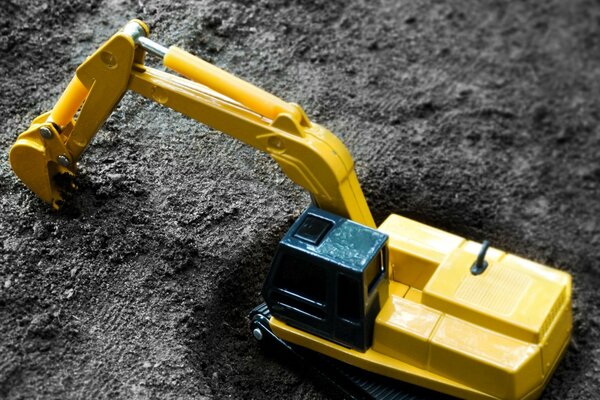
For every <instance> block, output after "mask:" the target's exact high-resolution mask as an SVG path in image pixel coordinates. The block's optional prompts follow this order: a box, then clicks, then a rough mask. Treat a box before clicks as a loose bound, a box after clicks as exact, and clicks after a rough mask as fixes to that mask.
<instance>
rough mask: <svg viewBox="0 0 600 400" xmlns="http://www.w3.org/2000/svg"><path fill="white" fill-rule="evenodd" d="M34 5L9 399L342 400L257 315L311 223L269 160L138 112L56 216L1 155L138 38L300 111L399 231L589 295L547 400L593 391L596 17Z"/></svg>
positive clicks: (6, 174) (22, 116) (0, 269)
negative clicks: (277, 270) (273, 350)
mask: <svg viewBox="0 0 600 400" xmlns="http://www.w3.org/2000/svg"><path fill="white" fill-rule="evenodd" d="M451 3H452V4H444V3H442V2H438V1H397V0H388V1H372V2H371V1H370V2H363V1H352V2H346V1H330V0H322V1H300V2H289V1H276V0H273V1H271V0H263V1H258V2H256V3H254V4H246V3H245V2H235V1H213V0H204V1H184V0H180V1H172V2H166V1H165V2H159V1H144V0H138V1H115V0H106V1H95V0H69V1H58V0H52V1H38V0H28V1H17V0H4V1H3V2H2V5H1V6H0V55H1V57H0V84H1V87H2V96H1V98H0V117H1V120H2V121H3V129H2V130H1V131H0V157H1V163H0V193H1V195H0V210H1V214H0V215H1V216H0V321H1V322H0V398H3V399H4V398H6V399H34V398H35V399H87V398H98V399H102V398H111V399H113V398H119V399H212V398H215V399H221V398H256V399H263V398H264V399H267V398H269V399H270V398H292V399H293V398H296V399H300V398H302V399H304V398H309V399H321V398H328V395H327V394H325V392H323V388H322V387H321V386H320V385H318V384H315V383H314V381H313V380H312V379H309V378H307V377H306V376H305V374H303V373H302V371H299V370H297V369H293V368H289V367H287V366H282V364H281V363H279V362H277V361H276V360H274V359H272V358H271V357H269V356H268V355H266V354H264V352H262V351H261V350H260V348H259V347H258V346H257V345H256V343H255V342H254V340H253V339H252V338H251V336H250V335H249V332H248V330H247V320H246V315H247V313H248V311H249V310H250V309H252V307H253V306H254V305H256V304H257V303H259V302H260V301H261V299H260V289H261V285H262V281H263V279H264V276H265V274H266V271H267V268H268V265H269V262H270V260H271V256H272V254H273V253H274V250H275V247H276V245H277V242H278V240H279V239H280V237H281V236H282V235H283V234H284V232H285V231H286V230H287V228H288V227H289V226H290V225H291V224H292V222H293V221H294V219H295V217H297V216H298V215H299V213H300V212H301V211H302V210H303V208H304V207H306V205H307V204H308V202H309V198H308V196H307V194H305V193H304V192H303V191H302V190H301V189H300V188H298V187H295V186H294V185H293V184H292V183H291V182H290V181H289V180H287V179H286V178H285V176H284V175H283V174H282V173H281V172H280V171H279V169H278V167H277V165H276V164H275V163H274V162H273V161H272V160H271V159H269V158H268V157H267V156H265V155H264V154H262V153H259V152H257V151H255V150H254V149H251V148H249V147H247V146H245V145H243V144H241V143H239V142H236V141H235V140H233V139H231V138H229V137H226V136H225V135H223V134H221V133H218V132H215V131H213V130H211V129H209V128H207V127H205V126H202V125H200V124H198V123H196V122H194V121H191V120H189V119H187V118H185V117H182V116H181V115H179V114H177V113H175V112H173V111H170V110H168V109H165V108H163V107H161V106H159V105H157V104H154V103H151V102H150V101H148V100H145V99H143V98H141V97H140V96H138V95H136V94H127V95H125V97H124V98H123V100H122V101H121V103H120V105H119V106H118V107H117V108H116V110H115V112H114V113H113V114H112V116H111V117H110V118H109V120H108V121H107V122H106V124H105V125H104V126H103V128H102V129H100V131H99V132H98V134H97V136H96V138H95V140H94V142H93V143H92V145H91V146H90V147H89V149H88V150H87V152H86V153H85V154H84V155H83V157H82V158H81V161H80V182H79V185H80V190H79V192H78V193H77V194H76V196H75V198H74V199H73V200H72V202H71V204H69V206H68V207H66V208H65V209H64V210H63V211H61V212H53V211H52V210H50V209H49V207H48V206H47V205H46V204H44V203H42V202H41V201H40V200H38V199H37V198H36V197H35V196H34V195H32V194H31V193H30V192H29V191H28V190H26V188H25V187H24V186H23V185H22V184H21V183H20V182H19V181H18V179H17V178H16V177H15V176H14V175H13V173H12V171H11V170H10V167H9V165H8V157H7V152H8V149H9V147H10V145H11V144H12V143H13V142H14V140H15V138H16V136H17V135H18V133H19V132H22V131H23V130H25V129H26V128H27V127H28V126H29V123H30V122H31V120H32V119H33V118H34V117H35V116H37V115H39V114H41V113H42V112H44V111H46V110H48V109H50V108H51V107H52V105H53V103H54V102H55V101H56V99H57V98H58V96H59V94H60V93H61V91H62V90H63V89H64V87H65V86H66V84H67V82H68V81H69V80H70V78H71V76H72V74H73V72H74V70H75V68H76V67H77V65H79V64H80V63H81V62H82V61H83V60H84V59H85V57H86V56H87V55H89V54H91V53H92V52H93V51H94V49H96V48H97V47H98V46H99V44H100V43H102V42H103V41H104V40H106V39H107V38H108V37H110V36H111V35H112V33H114V32H115V31H116V30H117V29H118V28H119V27H121V26H122V25H124V24H125V23H126V22H127V21H128V20H129V19H131V18H134V17H139V18H141V19H143V20H145V21H147V22H148V23H149V25H150V27H151V30H152V32H153V33H152V37H153V38H155V39H156V40H157V41H159V42H162V43H165V44H177V45H179V46H181V47H183V48H185V49H186V50H188V51H190V52H192V53H195V54H198V55H200V56H202V57H204V58H205V59H207V60H209V61H211V62H213V63H215V64H217V65H218V66H220V67H223V68H225V69H227V70H229V71H231V72H233V73H235V74H237V75H239V76H241V77H243V78H245V79H247V80H249V81H251V82H253V83H255V84H257V85H259V86H261V87H263V88H265V89H267V90H269V91H271V92H273V93H275V94H277V95H278V96H280V97H282V98H284V99H286V100H288V101H294V102H297V103H299V104H301V105H302V106H303V107H304V108H305V110H306V112H307V114H308V115H309V116H310V117H311V119H313V120H314V121H316V122H318V123H321V124H323V125H325V126H327V127H328V128H330V129H331V130H332V131H333V132H335V133H336V134H337V135H339V136H340V137H341V138H342V140H343V141H344V142H345V143H346V145H347V146H348V148H349V149H350V151H351V153H352V154H353V156H354V158H355V160H356V169H357V173H358V176H359V179H360V181H361V183H362V185H363V189H364V191H365V196H366V197H367V200H368V202H369V205H370V207H371V209H372V211H373V214H374V216H375V218H376V220H377V222H382V221H383V219H384V218H385V217H386V216H387V215H388V214H389V213H392V212H393V213H398V214H401V215H404V216H407V217H410V218H413V219H416V220H418V221H422V222H425V223H428V224H431V225H434V226H436V227H439V228H442V229H444V230H448V231H450V232H453V233H456V234H459V235H462V236H465V237H468V238H470V239H474V240H479V241H480V240H483V239H489V240H490V241H491V243H492V244H493V245H494V246H495V247H498V248H501V249H503V250H507V251H510V252H512V253H516V254H519V255H522V256H524V257H527V258H530V259H533V260H535V261H538V262H541V263H544V264H548V265H551V266H554V267H556V268H560V269H563V270H566V271H569V272H570V273H571V274H572V275H573V279H574V298H573V302H574V304H573V306H574V337H573V341H572V344H571V347H570V349H569V352H568V354H567V356H566V358H565V359H564V360H563V362H562V363H561V365H560V367H559V368H558V370H557V371H556V374H555V376H554V377H553V379H552V380H551V382H550V384H549V385H548V388H547V390H546V392H545V393H544V398H547V399H563V400H564V399H582V398H586V399H590V398H597V396H598V391H599V390H600V294H599V291H598V287H599V286H600V277H599V271H600V256H599V254H600V251H598V247H599V246H600V217H599V214H600V202H599V198H600V156H599V149H600V147H599V146H600V124H599V120H600V111H599V110H600V104H599V101H598V93H600V67H599V65H600V24H599V21H600V4H599V3H598V2H597V1H595V2H594V1H579V0H569V1H548V2H524V1H523V2H521V1H519V2H497V1H455V2H451Z"/></svg>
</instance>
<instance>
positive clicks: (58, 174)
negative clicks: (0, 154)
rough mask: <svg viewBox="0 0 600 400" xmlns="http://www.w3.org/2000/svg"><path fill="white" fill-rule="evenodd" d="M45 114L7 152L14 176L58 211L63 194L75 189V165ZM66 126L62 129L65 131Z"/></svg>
mask: <svg viewBox="0 0 600 400" xmlns="http://www.w3.org/2000/svg"><path fill="white" fill-rule="evenodd" d="M48 116H49V113H46V114H42V115H40V116H39V117H37V118H36V119H35V120H34V121H33V123H32V124H31V126H30V127H29V129H27V130H26V131H25V132H23V133H21V134H20V135H19V137H18V138H17V141H16V142H15V144H14V145H13V146H12V147H11V149H10V154H9V160H10V165H11V167H12V169H13V171H14V172H15V174H16V175H17V176H18V177H19V179H21V181H23V183H25V185H27V187H29V188H30V189H31V190H32V191H33V192H34V193H35V194H36V195H38V197H40V198H41V199H42V200H44V201H45V202H47V203H50V204H52V207H54V208H55V209H58V208H59V207H60V206H61V205H62V203H63V202H64V197H65V195H66V194H67V193H68V192H69V191H70V190H72V189H75V184H74V183H73V178H74V177H75V163H74V162H72V160H71V159H70V157H69V156H68V152H67V150H66V148H65V145H64V143H63V140H62V135H61V134H59V132H58V130H57V129H56V127H55V126H54V125H53V124H52V123H50V122H47V121H48ZM69 128H70V124H68V125H67V126H66V128H65V129H64V130H63V132H64V131H68V130H69Z"/></svg>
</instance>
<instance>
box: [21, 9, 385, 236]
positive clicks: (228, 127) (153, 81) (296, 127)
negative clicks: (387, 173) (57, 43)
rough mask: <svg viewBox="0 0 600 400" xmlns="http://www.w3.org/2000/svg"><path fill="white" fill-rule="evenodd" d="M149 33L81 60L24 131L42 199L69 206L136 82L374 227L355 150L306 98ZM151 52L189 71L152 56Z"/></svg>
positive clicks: (139, 25) (27, 174) (321, 203)
mask: <svg viewBox="0 0 600 400" xmlns="http://www.w3.org/2000/svg"><path fill="white" fill-rule="evenodd" d="M148 35H149V30H148V28H147V26H146V25H145V24H144V23H143V22H141V21H139V20H133V21H131V22H129V23H128V24H127V25H126V26H125V27H124V28H123V29H122V30H121V31H119V32H117V33H116V34H115V35H114V36H113V37H111V38H110V39H109V40H108V41H107V42H106V43H104V44H103V45H102V46H101V47H100V48H99V49H98V50H97V51H96V52H95V53H94V54H93V55H92V56H90V57H89V58H88V59H87V60H86V61H85V62H84V63H83V64H81V65H80V66H79V68H78V69H77V72H76V75H75V77H74V78H73V79H72V80H71V82H70V83H69V85H68V87H67V89H66V90H65V91H64V93H63V94H62V96H61V97H60V99H59V100H58V102H57V103H56V105H55V106H54V108H53V109H52V111H51V112H49V113H45V114H43V115H41V116H39V117H37V118H36V119H35V120H34V121H33V123H32V124H31V126H30V127H29V129H27V130H26V131H25V132H23V133H22V134H21V135H19V137H18V139H17V141H16V143H15V144H14V145H13V146H12V148H11V150H10V163H11V166H12V169H13V170H14V172H15V173H16V174H17V176H19V178H20V179H21V180H22V181H23V182H24V183H25V184H26V185H27V186H28V187H29V188H30V189H31V190H32V191H33V192H34V193H35V194H37V195H38V196H39V197H40V198H41V199H42V200H44V201H46V202H48V203H50V204H52V206H53V207H54V208H56V209H58V208H60V207H61V205H62V204H63V203H64V200H63V192H64V191H65V185H66V186H73V184H72V183H71V182H72V179H71V178H72V177H74V176H75V174H76V163H77V161H78V160H79V158H80V157H81V154H82V153H83V151H84V150H85V148H86V147H87V146H88V144H89V143H90V141H91V140H92V138H93V137H94V135H95V134H96V132H97V131H98V129H99V128H100V126H101V125H102V124H103V123H104V121H105V120H106V118H108V116H109V115H110V114H111V112H112V110H113V109H114V107H115V106H116V105H117V104H118V102H119V100H120V99H121V97H122V96H123V95H124V94H125V92H126V91H127V90H133V91H134V92H137V93H139V94H141V95H142V96H144V97H146V98H148V99H151V100H153V101H156V102H158V103H160V104H162V105H164V106H167V107H169V108H171V109H173V110H176V111H178V112H180V113H182V114H184V115H187V116H188V117H191V118H193V119H195V120H197V121H199V122H202V123H204V124H206V125H208V126H210V127H212V128H214V129H217V130H219V131H222V132H224V133H227V134H228V135H230V136H232V137H234V138H237V139H239V140H241V141H243V142H244V143H246V144H249V145H251V146H253V147H255V148H257V149H259V150H262V151H264V152H266V153H268V154H269V155H270V156H271V157H272V158H273V159H274V160H275V161H276V162H277V163H278V164H279V166H280V167H281V169H282V170H283V172H284V173H285V174H286V175H287V176H288V177H289V178H290V179H291V180H292V181H294V182H295V183H297V184H298V185H300V186H302V187H303V188H305V189H306V190H308V191H309V192H310V193H311V195H312V198H313V200H314V202H315V203H316V205H317V206H318V207H320V208H322V209H324V210H326V211H329V212H332V213H335V214H337V215H340V216H343V217H346V218H349V219H352V220H354V221H356V222H359V223H361V224H363V225H367V226H370V227H375V223H374V221H373V217H372V216H371V213H370V211H369V208H368V206H367V203H366V200H365V198H364V195H363V193H362V190H361V188H360V185H359V183H358V179H357V177H356V173H355V171H354V162H353V160H352V157H351V156H350V153H349V152H348V150H347V149H346V147H345V146H344V144H343V143H342V142H341V141H340V140H339V139H338V138H337V137H336V136H335V135H333V134H332V133H331V132H329V131H328V130H327V129H325V128H324V127H322V126H320V125H318V124H315V123H312V122H311V121H310V120H309V119H308V117H307V116H306V114H305V113H304V111H303V110H302V108H300V106H298V105H296V104H292V103H287V102H285V101H283V100H281V99H279V98H277V97H275V96H273V95H271V94H269V93H267V92H265V91H263V90H261V89H259V88H257V87H255V86H253V85H251V84H250V83H248V82H245V81H243V80H241V79H239V78H237V77H235V76H233V75H231V74H229V73H227V72H225V71H223V70H221V69H219V68H218V67H216V66H214V65H212V64H210V63H207V62H206V61H204V60H202V59H200V58H198V57H195V56H193V55H191V54H189V53H187V52H185V51H183V50H182V49H179V48H177V47H174V46H173V47H170V48H168V49H167V48H165V47H163V46H161V45H159V44H157V43H154V42H152V41H151V40H149V39H148V37H147V36H148ZM147 52H148V53H151V54H154V55H156V56H159V57H161V58H162V62H163V64H164V66H165V67H167V68H169V69H171V70H173V71H175V72H177V73H179V74H180V75H182V76H183V77H185V78H183V77H179V76H175V75H171V74H169V73H166V72H163V71H160V70H157V69H154V68H151V67H148V66H146V65H144V58H145V56H146V53H147ZM67 189H69V188H67Z"/></svg>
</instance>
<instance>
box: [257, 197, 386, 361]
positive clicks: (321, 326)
mask: <svg viewBox="0 0 600 400" xmlns="http://www.w3.org/2000/svg"><path fill="white" fill-rule="evenodd" d="M387 241H388V236H387V235H386V234H384V233H382V232H379V231H377V230H375V229H371V228H369V227H366V226H364V225H360V224H357V223H355V222H353V221H350V220H348V219H346V218H342V217H339V216H337V215H335V214H331V213H329V212H326V211H323V210H321V209H319V208H316V207H309V208H308V209H307V210H306V211H305V212H304V213H303V214H302V215H301V216H300V218H299V219H298V220H297V221H296V223H295V224H294V225H293V226H292V227H291V228H290V230H289V231H288V232H287V234H286V235H285V237H284V238H283V239H282V240H281V242H280V243H279V247H278V249H277V253H276V255H275V258H274V260H273V263H272V265H271V270H270V272H269V275H268V277H267V280H266V282H265V285H264V289H263V296H264V299H265V301H266V303H267V305H268V306H269V309H270V310H271V312H272V313H273V315H274V316H276V317H277V318H279V319H281V320H282V321H285V322H286V323H287V324H289V325H290V326H295V327H297V328H299V329H302V330H304V331H306V332H310V333H312V334H314V335H316V336H319V337H322V338H324V339H328V340H331V341H332V342H336V343H338V344H340V345H342V346H345V347H348V348H353V349H355V350H358V351H365V350H367V349H368V348H369V347H370V346H371V344H372V340H373V326H374V323H375V318H376V317H377V314H378V313H379V311H380V309H381V306H382V304H385V301H386V300H387V296H388V291H387V285H388V279H387V273H386V266H387V265H388V261H387V258H388V253H387V247H386V244H387Z"/></svg>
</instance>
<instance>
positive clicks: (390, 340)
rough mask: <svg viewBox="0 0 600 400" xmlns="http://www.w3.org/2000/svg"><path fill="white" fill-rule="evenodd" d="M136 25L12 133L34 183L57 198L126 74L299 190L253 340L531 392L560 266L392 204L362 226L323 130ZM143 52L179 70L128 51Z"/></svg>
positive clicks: (561, 286) (540, 377)
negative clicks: (251, 152)
mask: <svg viewBox="0 0 600 400" xmlns="http://www.w3.org/2000/svg"><path fill="white" fill-rule="evenodd" d="M148 35H149V31H148V28H147V26H146V25H145V24H144V23H143V22H141V21H139V20H133V21H131V22H129V23H128V24H127V25H125V27H124V28H123V29H122V30H120V31H119V32H117V33H116V34H115V35H114V36H113V37H112V38H110V39H109V40H108V41H107V42H106V43H104V44H103V45H102V47H100V48H99V49H98V50H97V51H96V52H95V53H94V54H93V55H92V56H91V57H89V58H88V59H87V60H86V61H85V62H84V63H83V64H82V65H81V66H80V67H79V68H78V69H77V73H76V76H75V77H74V78H73V80H72V81H71V82H70V83H69V85H68V87H67V89H66V90H65V92H64V93H63V95H62V96H61V97H60V99H59V100H58V102H57V103H56V105H55V106H54V108H53V109H52V111H51V112H49V113H46V114H43V115H41V116H39V117H37V118H36V119H35V120H34V121H33V123H32V125H31V126H30V128H29V129H27V131H25V132H24V133H22V134H21V135H20V136H19V137H18V139H17V141H16V143H15V144H14V145H13V146H12V148H11V150H10V163H11V166H12V169H13V170H14V172H15V173H16V174H17V175H18V176H19V178H20V179H21V180H22V181H23V182H24V183H25V184H26V185H27V186H28V187H29V188H30V189H31V190H32V191H33V192H34V193H35V194H37V195H38V196H39V197H40V198H42V199H43V200H44V201H46V202H48V203H50V204H51V205H52V206H53V207H54V208H59V207H60V206H61V205H62V204H63V201H64V200H63V198H64V193H65V190H67V189H68V186H70V185H71V186H72V183H71V181H70V179H69V178H70V177H73V176H75V173H76V162H77V160H78V159H79V158H80V156H81V154H82V152H83V151H84V149H85V148H86V146H87V145H88V144H89V142H90V141H91V139H92V138H93V136H94V135H95V134H96V131H97V130H98V129H99V128H100V126H101V125H102V124H103V122H104V121H105V119H106V118H107V117H108V115H109V114H110V113H111V111H112V110H113V108H114V107H115V105H116V104H117V103H118V102H119V100H120V99H121V97H122V96H123V94H124V93H125V92H126V91H127V90H128V89H130V90H133V91H135V92H137V93H139V94H141V95H142V96H144V97H146V98H148V99H151V100H154V101H156V102H158V103H160V104H162V105H164V106H167V107H169V108H172V109H174V110H176V111H179V112H180V113H182V114H185V115H187V116H189V117H191V118H193V119H196V120H198V121H200V122H202V123H204V124H207V125H209V126H211V127H213V128H215V129H217V130H220V131H223V132H225V133H227V134H229V135H231V136H233V137H235V138H237V139H239V140H241V141H243V142H245V143H247V144H249V145H251V146H253V147H255V148H257V149H260V150H262V151H265V152H266V153H268V154H269V155H270V156H271V157H273V159H274V160H275V161H276V162H277V163H278V164H279V166H280V167H281V169H282V170H283V172H284V173H285V174H286V175H287V176H288V177H289V178H290V179H291V180H292V181H294V182H295V183H297V184H299V185H301V186H302V187H304V188H305V189H306V190H308V191H309V192H310V193H311V195H312V199H313V205H311V206H310V207H309V208H308V209H307V210H306V211H305V212H304V213H303V214H302V215H301V216H300V217H299V219H298V220H297V221H296V222H295V223H294V224H293V226H292V227H291V228H290V230H289V231H288V232H287V234H286V235H285V237H284V238H283V239H282V240H281V242H280V244H279V246H278V249H277V252H276V254H275V258H274V261H273V263H272V266H271V269H270V272H269V273H268V276H267V279H266V282H265V285H264V289H263V297H264V300H265V303H266V304H263V305H261V306H259V307H257V308H256V309H255V310H253V311H252V313H251V314H250V319H251V322H250V325H251V331H252V333H253V335H254V337H255V338H256V339H257V340H260V341H262V342H265V341H266V339H268V340H269V341H270V342H272V343H275V344H278V345H279V346H280V347H281V348H282V349H287V350H289V351H290V352H292V353H294V354H301V358H302V359H304V360H308V361H311V360H312V362H314V361H315V360H316V364H318V368H319V370H320V371H325V372H324V374H325V375H328V377H329V376H330V375H329V374H330V371H332V370H336V371H338V372H339V371H342V372H341V373H339V374H338V375H343V376H344V377H345V378H346V383H348V382H350V384H352V385H354V388H358V389H360V393H362V394H363V395H366V396H368V397H372V398H386V399H393V398H398V399H399V398H403V399H404V398H415V396H416V397H418V396H417V395H414V394H412V395H410V396H412V397H410V396H409V395H407V394H406V392H403V391H404V390H409V389H410V388H411V387H416V386H420V387H424V388H427V390H428V392H426V393H429V397H436V396H439V395H441V394H440V393H439V392H442V393H444V394H446V395H450V396H456V397H461V398H466V399H535V398H537V397H539V396H540V394H541V392H542V390H543V388H544V385H545V384H546V383H547V382H548V380H549V378H550V376H551V375H552V373H553V371H554V370H555V369H556V367H557V365H558V363H559V360H560V359H561V357H562V356H563V354H564V353H565V351H566V348H567V345H568V343H569V340H570V335H571V327H572V314H571V277H570V275H569V274H567V273H565V272H561V271H558V270H556V269H552V268H549V267H546V266H543V265H540V264H537V263H534V262H532V261H528V260H525V259H523V258H520V257H517V256H515V255H511V254H507V253H505V252H503V251H500V250H497V249H495V248H490V247H489V244H488V243H487V242H484V243H483V245H481V244H478V243H475V242H472V241H469V240H466V239H463V238H461V237H458V236H455V235H453V234H450V233H447V232H443V231H441V230H438V229H435V228H432V227H430V226H427V225H424V224H421V223H419V222H416V221H412V220H410V219H407V218H404V217H401V216H398V215H390V216H389V217H388V218H387V219H386V220H385V221H384V222H383V224H381V225H380V226H379V227H376V226H375V223H374V221H373V218H372V216H371V213H370V211H369V208H368V206H367V203H366V200H365V198H364V196H363V193H362V190H361V188H360V185H359V183H358V180H357V177H356V174H355V172H354V165H353V160H352V158H351V156H350V154H349V152H348V150H347V149H346V148H345V146H344V145H343V144H342V142H341V141H340V140H339V139H338V138H337V137H336V136H334V135H333V134H332V133H330V132H329V131H328V130H326V129H325V128H323V127H321V126H319V125H317V124H315V123H313V122H311V121H310V120H309V119H308V117H307V116H306V115H305V113H304V112H303V110H302V109H301V108H300V107H299V106H298V105H296V104H291V103H287V102H284V101H283V100H281V99H279V98H277V97H275V96H273V95H271V94H269V93H266V92H264V91H262V90H261V89H258V88H256V87H254V86H252V85H251V84H249V83H247V82H245V81H243V80H241V79H239V78H236V77H234V76H232V75H230V74H228V73H227V72H225V71H223V70H221V69H219V68H217V67H216V66H214V65H211V64H209V63H207V62H206V61H203V60H201V59H200V58H197V57H195V56H193V55H190V54H188V53H186V52H185V51H183V50H181V49H179V48H177V47H171V48H168V49H167V48H165V47H163V46H161V45H159V44H157V43H155V42H153V41H151V40H149V39H148ZM146 53H150V54H153V55H155V56H158V57H160V58H161V59H162V61H163V63H164V66H166V67H167V68H169V69H171V70H174V71H176V72H178V73H179V74H180V75H182V76H183V77H186V78H187V79H185V78H182V77H178V76H173V75H170V74H168V73H165V72H162V71H159V70H156V69H153V68H150V67H148V66H146V65H144V57H145V55H146ZM65 187H67V188H65ZM307 354H310V355H311V356H310V357H309V356H307ZM331 363H333V364H331ZM329 364H331V365H333V367H332V369H323V368H326V367H324V366H325V365H329ZM348 371H350V372H348ZM380 377H385V378H381V379H384V380H385V381H382V380H378V381H376V382H375V383H373V381H372V378H373V379H375V378H377V379H379V378H380ZM400 381H401V382H405V383H408V385H407V386H406V387H405V386H403V385H405V383H400ZM381 382H384V383H381ZM413 385H414V386H413ZM407 387H408V389H406V388H407ZM433 391H435V392H433ZM348 393H350V391H349V392H348ZM411 393H412V392H411ZM432 393H433V394H432ZM407 396H408V397H407ZM426 397H427V396H426Z"/></svg>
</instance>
